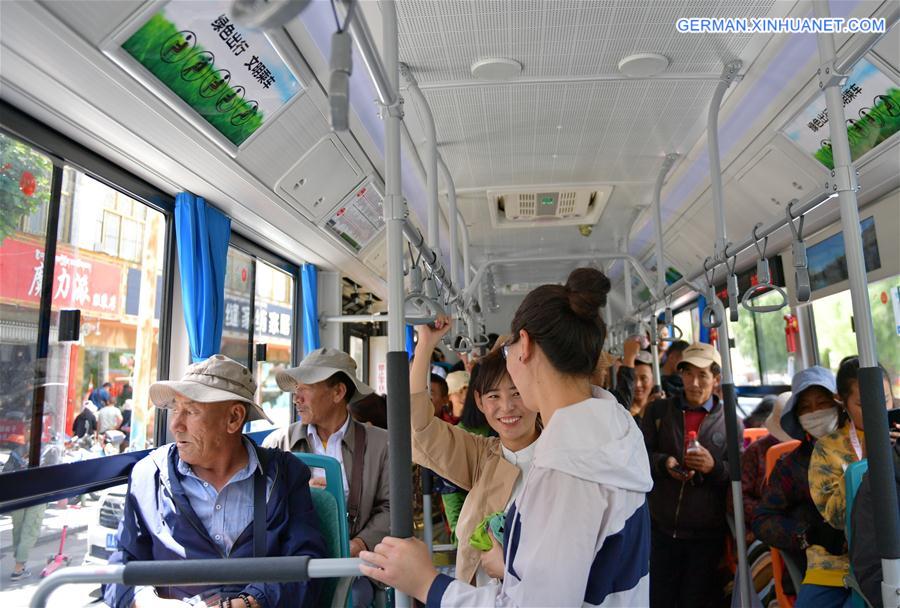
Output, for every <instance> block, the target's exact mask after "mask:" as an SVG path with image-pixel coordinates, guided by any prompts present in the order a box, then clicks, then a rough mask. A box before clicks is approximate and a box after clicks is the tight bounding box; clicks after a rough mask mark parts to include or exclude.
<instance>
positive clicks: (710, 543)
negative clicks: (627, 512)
mask: <svg viewBox="0 0 900 608" xmlns="http://www.w3.org/2000/svg"><path fill="white" fill-rule="evenodd" d="M721 361H722V359H721V357H720V356H719V352H718V351H717V350H716V348H715V347H714V346H712V345H711V344H703V343H700V342H698V343H695V344H692V345H691V346H690V347H688V348H686V349H685V350H684V356H683V358H682V360H681V363H679V366H678V369H679V372H680V374H681V379H682V381H683V384H684V390H683V393H681V394H680V395H678V396H676V397H674V398H669V399H663V400H660V401H656V402H654V403H651V404H650V406H649V407H648V408H647V409H646V411H645V414H644V419H643V421H642V422H641V428H642V430H643V433H644V441H645V442H646V445H647V451H648V452H649V453H650V465H651V470H652V471H653V481H654V487H653V491H652V492H651V493H650V516H651V518H652V520H653V534H652V539H653V551H652V553H651V558H650V605H651V606H653V607H654V608H663V607H669V606H676V607H678V608H703V607H706V606H716V605H717V604H718V601H719V599H720V595H721V585H720V584H719V581H718V579H717V577H716V571H717V569H718V565H719V561H720V560H721V558H722V553H723V549H724V546H725V534H726V530H727V527H726V521H725V504H726V495H727V488H728V469H727V467H726V464H725V457H726V454H725V415H724V411H723V406H722V402H721V401H720V400H719V398H718V397H716V396H715V395H713V388H714V387H715V386H716V384H717V382H718V379H719V374H720V373H721ZM691 431H693V432H695V433H696V434H697V440H698V441H699V443H700V447H699V449H697V450H696V451H695V452H693V453H686V449H685V448H686V446H687V442H688V435H689V433H690V432H691ZM741 432H743V431H742V429H738V433H739V436H740V433H741Z"/></svg>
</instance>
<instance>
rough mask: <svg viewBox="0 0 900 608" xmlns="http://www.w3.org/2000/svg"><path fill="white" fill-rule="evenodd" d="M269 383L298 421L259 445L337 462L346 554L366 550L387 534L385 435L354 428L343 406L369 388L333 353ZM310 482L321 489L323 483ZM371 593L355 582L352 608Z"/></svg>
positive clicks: (349, 362)
mask: <svg viewBox="0 0 900 608" xmlns="http://www.w3.org/2000/svg"><path fill="white" fill-rule="evenodd" d="M275 378H276V380H277V382H278V386H279V387H280V388H281V390H283V391H287V392H290V393H292V394H293V400H294V407H295V409H296V410H297V415H298V416H299V417H300V421H299V422H295V423H294V424H291V425H290V426H288V427H286V428H282V429H277V430H275V431H273V432H272V433H271V434H270V435H269V436H268V437H266V439H265V441H264V442H263V445H264V446H266V447H272V448H278V449H281V450H285V451H288V452H309V453H314V454H321V455H324V456H331V457H332V458H335V459H337V461H338V462H340V463H341V470H342V472H343V475H344V479H343V482H344V496H345V497H346V499H347V503H346V504H347V513H348V515H349V516H350V555H351V556H352V557H356V556H357V555H359V552H360V551H364V550H372V549H373V548H374V547H375V545H377V544H378V543H380V542H381V539H382V538H384V537H385V536H387V535H388V533H389V532H390V523H391V508H390V498H389V480H388V450H387V443H388V442H387V431H385V430H384V429H380V428H378V427H374V426H369V425H365V424H360V423H359V422H357V421H355V420H354V419H353V417H352V416H350V414H349V405H350V404H351V403H355V402H356V401H358V400H359V399H361V398H363V397H364V396H366V395H369V394H371V393H372V392H373V391H372V389H371V388H370V387H369V386H367V385H366V384H364V383H363V382H362V381H360V380H359V379H358V378H357V377H356V362H355V361H354V360H353V358H352V357H350V355H348V354H347V353H345V352H343V351H340V350H336V349H333V348H320V349H317V350H314V351H313V352H311V353H310V354H309V355H307V356H306V358H305V359H303V361H301V362H300V365H299V366H298V367H294V368H290V369H287V370H284V371H281V372H278V374H277V375H276V376H275ZM312 483H313V484H314V485H318V486H324V485H325V480H324V479H322V478H314V479H313V481H312ZM373 592H374V589H372V587H371V584H369V583H368V582H367V579H358V581H357V582H356V583H355V584H354V587H353V598H354V603H355V604H361V605H367V604H368V602H366V601H365V600H366V599H368V598H371V597H372V593H373Z"/></svg>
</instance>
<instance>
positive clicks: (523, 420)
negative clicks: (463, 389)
mask: <svg viewBox="0 0 900 608" xmlns="http://www.w3.org/2000/svg"><path fill="white" fill-rule="evenodd" d="M449 329H450V320H449V319H448V318H446V317H439V318H438V319H437V321H435V323H434V328H431V327H429V326H427V325H420V326H419V328H418V334H419V341H418V344H416V354H415V357H414V358H413V364H412V368H411V370H410V379H409V387H410V392H411V393H412V397H411V402H410V409H411V412H410V421H411V424H412V447H413V461H414V462H416V463H417V464H420V465H422V466H424V467H427V468H429V469H431V470H432V471H434V472H435V473H436V474H437V475H440V476H441V477H443V478H446V479H447V480H448V481H450V482H451V483H453V484H455V485H457V486H459V487H460V488H462V489H463V490H465V491H468V492H469V494H468V496H466V500H465V502H464V503H463V504H462V508H461V510H460V511H459V513H458V519H457V520H456V525H455V531H456V535H457V538H458V539H459V549H458V552H457V556H456V574H457V577H458V578H459V579H461V580H464V581H467V582H470V583H473V584H478V585H484V584H487V583H489V582H490V581H491V579H492V578H501V577H502V576H503V553H502V551H501V549H500V547H499V543H494V547H493V549H492V550H490V551H487V552H484V553H483V552H481V551H479V550H478V549H476V548H474V547H472V546H471V545H470V543H469V539H470V537H471V536H472V533H473V532H474V531H475V528H476V526H478V524H479V523H480V522H481V520H482V519H484V517H486V516H488V515H490V514H492V513H496V512H498V511H505V510H506V508H507V505H508V504H509V503H510V501H511V500H512V499H514V498H515V497H516V495H517V494H518V491H519V489H520V488H521V486H522V480H523V479H524V477H525V474H526V473H527V472H528V468H529V467H530V466H531V460H532V457H533V455H534V442H535V440H537V438H538V436H539V434H540V426H539V425H538V423H537V414H536V413H535V412H532V411H529V410H527V409H525V407H524V406H523V405H522V398H521V397H520V396H519V392H518V391H517V390H516V387H515V386H514V385H513V383H512V380H510V377H509V374H508V373H507V372H506V362H505V361H504V360H503V355H502V354H501V353H500V352H492V353H490V354H488V355H487V356H485V357H483V358H482V359H480V360H479V363H478V365H479V368H478V374H477V375H474V374H473V377H472V384H471V386H470V389H471V390H472V391H473V393H474V400H475V405H476V406H477V408H478V410H479V411H480V412H481V413H482V414H483V418H484V419H485V421H486V423H487V424H488V426H489V427H490V429H492V430H493V431H494V432H495V433H496V434H497V437H485V436H478V435H476V434H473V433H472V432H469V431H468V430H466V429H464V428H460V427H459V426H453V425H450V424H448V423H446V422H445V421H443V420H441V419H439V418H435V417H434V416H431V415H428V414H430V411H429V410H428V403H427V394H426V393H424V392H423V391H425V371H424V370H425V367H424V366H423V365H422V364H421V363H420V361H423V362H427V359H426V357H425V356H423V357H422V358H421V359H420V358H419V354H420V352H421V353H425V354H427V353H428V352H430V351H431V350H432V349H433V348H434V347H435V346H437V344H438V343H439V342H440V340H441V338H442V337H443V336H444V335H445V334H446V333H447V331H449ZM485 434H486V433H485Z"/></svg>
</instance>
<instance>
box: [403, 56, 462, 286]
mask: <svg viewBox="0 0 900 608" xmlns="http://www.w3.org/2000/svg"><path fill="white" fill-rule="evenodd" d="M400 74H401V75H402V76H403V80H405V81H406V85H407V90H408V91H409V92H410V94H411V95H412V96H413V98H415V100H416V103H417V104H418V106H419V109H420V110H421V111H422V114H424V120H423V121H422V126H423V128H424V129H425V194H426V196H427V197H428V206H427V217H426V222H425V224H426V228H425V242H426V243H428V246H429V247H431V248H432V249H433V250H434V251H435V252H437V251H439V250H440V248H439V246H438V240H439V239H440V230H439V229H438V226H439V223H438V222H439V217H438V215H439V213H440V211H439V208H438V153H437V130H436V129H435V126H434V114H432V113H431V107H430V106H429V105H428V100H427V99H425V95H423V94H422V89H420V88H419V83H418V81H417V80H416V77H415V76H414V75H413V73H412V71H411V70H410V69H409V66H407V65H406V64H405V63H401V64H400ZM448 223H451V222H448ZM451 276H452V275H451ZM454 280H455V278H454Z"/></svg>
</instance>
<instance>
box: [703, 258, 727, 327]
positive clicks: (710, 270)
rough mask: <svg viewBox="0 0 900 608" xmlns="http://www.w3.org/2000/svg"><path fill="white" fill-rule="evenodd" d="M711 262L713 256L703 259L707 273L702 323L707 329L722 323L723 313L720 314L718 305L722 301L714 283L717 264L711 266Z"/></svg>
mask: <svg viewBox="0 0 900 608" xmlns="http://www.w3.org/2000/svg"><path fill="white" fill-rule="evenodd" d="M711 262H712V258H706V259H705V260H703V270H704V271H705V274H706V308H704V309H703V315H702V316H701V318H700V323H702V324H703V327H705V328H707V329H715V328H717V327H719V326H720V325H722V315H721V314H719V311H718V309H717V306H720V305H721V303H720V302H719V298H718V296H716V286H715V284H714V280H715V276H716V267H715V265H713V266H712V267H710V266H709V264H710V263H711Z"/></svg>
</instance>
